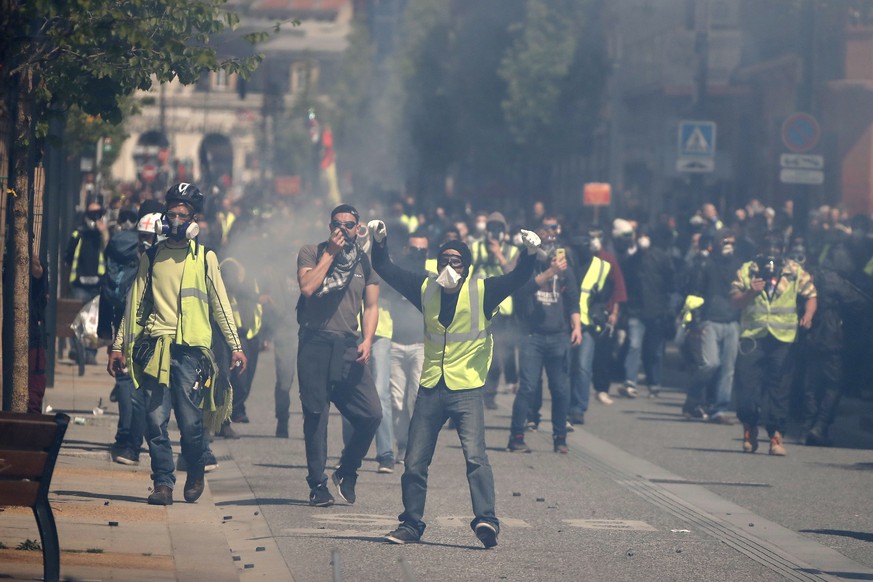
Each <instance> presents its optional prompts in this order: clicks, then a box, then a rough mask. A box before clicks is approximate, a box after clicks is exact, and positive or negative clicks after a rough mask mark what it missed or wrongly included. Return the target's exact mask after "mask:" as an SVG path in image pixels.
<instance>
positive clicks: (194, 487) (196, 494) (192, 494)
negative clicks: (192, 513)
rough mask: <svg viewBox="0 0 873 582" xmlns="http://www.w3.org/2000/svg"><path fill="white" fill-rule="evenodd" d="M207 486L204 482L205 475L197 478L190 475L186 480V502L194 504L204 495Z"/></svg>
mask: <svg viewBox="0 0 873 582" xmlns="http://www.w3.org/2000/svg"><path fill="white" fill-rule="evenodd" d="M204 485H205V481H204V480H203V475H200V476H199V477H195V476H193V475H191V473H188V477H187V478H186V479H185V489H184V494H185V501H187V502H188V503H194V502H195V501H197V500H198V499H200V496H201V495H203V487H204Z"/></svg>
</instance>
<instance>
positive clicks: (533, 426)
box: [524, 420, 540, 432]
mask: <svg viewBox="0 0 873 582" xmlns="http://www.w3.org/2000/svg"><path fill="white" fill-rule="evenodd" d="M539 427H540V423H538V422H534V421H532V420H529V421H527V424H525V425H524V430H529V431H531V432H536V431H537V429H538V428H539Z"/></svg>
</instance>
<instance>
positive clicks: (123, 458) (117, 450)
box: [109, 445, 139, 465]
mask: <svg viewBox="0 0 873 582" xmlns="http://www.w3.org/2000/svg"><path fill="white" fill-rule="evenodd" d="M109 455H110V456H111V457H112V461H113V462H115V463H119V464H121V465H139V457H138V456H137V455H136V454H135V453H134V452H133V450H132V449H129V448H127V447H118V446H115V445H113V446H112V449H111V450H110V452H109Z"/></svg>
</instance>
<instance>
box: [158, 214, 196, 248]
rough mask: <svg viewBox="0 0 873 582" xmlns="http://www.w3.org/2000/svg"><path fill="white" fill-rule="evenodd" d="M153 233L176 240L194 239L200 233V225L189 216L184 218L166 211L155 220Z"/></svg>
mask: <svg viewBox="0 0 873 582" xmlns="http://www.w3.org/2000/svg"><path fill="white" fill-rule="evenodd" d="M155 233H156V234H158V235H164V236H166V237H167V238H168V239H170V240H173V241H176V242H180V241H183V240H186V239H187V240H194V239H195V238H197V235H198V234H200V225H198V224H197V223H196V222H194V221H193V220H192V219H191V218H188V219H185V218H182V217H180V216H178V215H176V214H175V213H174V212H168V213H166V214H164V215H163V216H161V218H160V220H157V221H155Z"/></svg>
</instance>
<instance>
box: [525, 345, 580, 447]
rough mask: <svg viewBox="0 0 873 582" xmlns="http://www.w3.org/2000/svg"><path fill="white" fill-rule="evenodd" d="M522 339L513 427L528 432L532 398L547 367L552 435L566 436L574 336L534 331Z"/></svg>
mask: <svg viewBox="0 0 873 582" xmlns="http://www.w3.org/2000/svg"><path fill="white" fill-rule="evenodd" d="M521 340H522V341H521V342H520V343H519V368H520V370H521V377H520V381H519V383H518V392H517V393H516V395H515V402H513V404H512V424H511V426H510V430H511V431H512V434H513V435H519V434H521V435H523V434H524V423H525V421H526V420H527V418H528V416H529V413H530V408H531V401H532V399H533V395H534V392H535V391H536V388H537V384H538V383H539V381H540V378H541V377H542V375H543V368H545V369H546V375H547V376H548V378H549V391H550V392H551V393H552V435H553V436H555V437H566V436H567V406H568V405H569V400H570V395H569V390H570V377H569V374H568V365H569V360H568V352H569V348H570V338H569V337H568V336H567V334H566V333H554V334H539V333H532V334H530V335H528V336H527V337H524V338H521Z"/></svg>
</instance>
